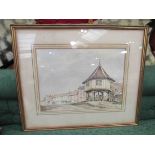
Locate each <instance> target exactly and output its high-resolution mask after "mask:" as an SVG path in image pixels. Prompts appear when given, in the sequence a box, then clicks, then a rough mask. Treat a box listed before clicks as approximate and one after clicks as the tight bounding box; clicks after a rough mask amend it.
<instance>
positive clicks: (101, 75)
mask: <svg viewBox="0 0 155 155" xmlns="http://www.w3.org/2000/svg"><path fill="white" fill-rule="evenodd" d="M93 79H109V80H111V81H113V82H115V80H114V79H112V78H111V77H110V76H109V75H108V74H107V73H106V71H105V70H104V69H103V68H102V66H101V65H100V64H99V65H98V67H97V68H96V69H95V70H94V72H93V73H92V74H91V75H90V76H89V77H88V79H86V80H85V81H84V82H83V84H84V83H86V82H87V81H90V80H93Z"/></svg>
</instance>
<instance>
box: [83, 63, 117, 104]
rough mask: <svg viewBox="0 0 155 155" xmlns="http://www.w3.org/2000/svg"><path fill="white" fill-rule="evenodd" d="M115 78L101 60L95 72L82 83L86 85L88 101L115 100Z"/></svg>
mask: <svg viewBox="0 0 155 155" xmlns="http://www.w3.org/2000/svg"><path fill="white" fill-rule="evenodd" d="M114 83H115V80H114V79H113V78H111V77H110V76H109V75H108V74H107V73H106V71H105V70H104V69H103V67H102V66H101V64H100V62H99V65H98V66H97V68H96V69H95V70H94V72H93V73H92V74H91V75H90V76H89V77H88V78H87V79H86V80H85V81H84V82H83V83H82V84H84V85H85V92H86V100H87V101H110V102H112V101H114V91H113V87H114V85H115V84H114Z"/></svg>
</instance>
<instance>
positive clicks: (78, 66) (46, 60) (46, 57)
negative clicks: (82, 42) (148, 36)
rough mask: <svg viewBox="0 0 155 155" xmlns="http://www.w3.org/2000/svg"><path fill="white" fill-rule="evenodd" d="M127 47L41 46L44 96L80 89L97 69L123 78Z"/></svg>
mask: <svg viewBox="0 0 155 155" xmlns="http://www.w3.org/2000/svg"><path fill="white" fill-rule="evenodd" d="M123 51H124V49H37V64H38V76H39V87H40V96H41V98H43V97H44V96H46V95H50V94H59V93H65V92H68V91H72V90H76V89H77V88H78V87H79V86H81V85H82V82H83V81H85V80H86V79H87V78H88V77H89V76H90V74H91V73H92V72H93V71H94V70H95V69H96V67H97V66H98V63H99V59H100V62H101V65H102V67H103V68H104V70H105V71H106V72H107V73H108V74H109V76H110V77H112V78H113V79H114V80H115V81H117V82H122V81H123V71H124V56H125V54H124V52H123Z"/></svg>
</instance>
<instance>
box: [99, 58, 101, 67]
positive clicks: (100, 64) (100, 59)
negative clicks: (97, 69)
mask: <svg viewBox="0 0 155 155" xmlns="http://www.w3.org/2000/svg"><path fill="white" fill-rule="evenodd" d="M98 65H99V66H101V59H100V58H99V59H98Z"/></svg>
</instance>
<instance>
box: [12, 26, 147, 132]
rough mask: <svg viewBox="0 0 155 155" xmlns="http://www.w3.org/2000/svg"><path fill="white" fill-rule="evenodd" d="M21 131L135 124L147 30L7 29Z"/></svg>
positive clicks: (62, 27)
mask: <svg viewBox="0 0 155 155" xmlns="http://www.w3.org/2000/svg"><path fill="white" fill-rule="evenodd" d="M11 31H12V39H13V51H14V58H15V70H16V76H17V88H18V95H19V103H20V104H19V105H20V110H21V118H22V124H23V128H24V130H46V129H73V128H83V127H89V128H92V127H109V126H126V125H136V124H137V123H138V116H139V106H140V101H141V93H142V81H143V70H144V62H145V53H146V47H147V32H148V28H147V27H123V26H119V27H118V26H105V25H12V26H11Z"/></svg>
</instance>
